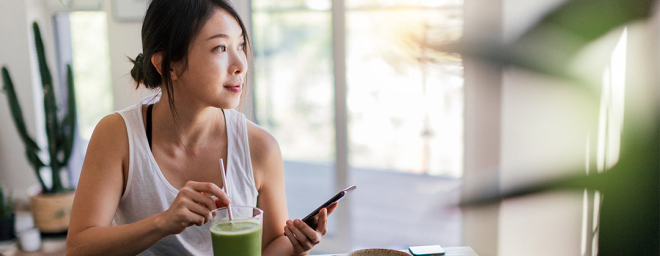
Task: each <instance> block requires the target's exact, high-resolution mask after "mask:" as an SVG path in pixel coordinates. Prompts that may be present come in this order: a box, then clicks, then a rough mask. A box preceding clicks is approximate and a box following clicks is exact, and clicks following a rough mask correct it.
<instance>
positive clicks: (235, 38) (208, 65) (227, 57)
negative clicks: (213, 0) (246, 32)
mask: <svg viewBox="0 0 660 256" xmlns="http://www.w3.org/2000/svg"><path fill="white" fill-rule="evenodd" d="M244 47H245V40H243V31H242V30H241V27H240V25H239V24H238V22H237V21H236V19H234V17H233V16H231V14H229V12H227V11H225V10H224V9H221V8H216V11H215V13H214V14H213V16H211V18H210V19H209V20H208V21H207V22H206V24H204V26H203V27H202V29H201V31H200V32H199V34H198V35H197V37H196V38H195V39H194V40H193V41H192V43H191V45H190V49H189V52H188V63H187V67H186V69H185V71H183V73H181V70H182V69H183V61H180V62H177V63H174V65H173V69H174V72H176V78H174V76H173V79H172V80H173V83H174V87H173V89H174V93H175V94H176V97H175V99H176V100H177V101H179V100H185V101H187V102H188V103H190V104H194V105H199V106H206V105H210V106H214V107H218V108H223V109H231V108H235V107H236V106H238V103H239V102H240V98H241V92H242V90H243V83H244V82H245V77H246V76H245V74H247V68H248V63H247V57H246V55H245V52H244V51H243V49H244Z"/></svg>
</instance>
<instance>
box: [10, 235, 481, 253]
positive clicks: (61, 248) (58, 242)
mask: <svg viewBox="0 0 660 256" xmlns="http://www.w3.org/2000/svg"><path fill="white" fill-rule="evenodd" d="M42 242H43V243H42V246H41V250H39V251H36V252H24V251H21V250H19V249H18V248H17V246H16V245H15V243H14V244H5V245H4V247H3V246H0V255H2V256H65V255H66V253H65V250H66V239H63V238H62V239H43V240H42ZM3 248H4V250H3ZM442 248H443V249H445V256H479V255H478V254H477V253H476V252H475V251H474V250H472V248H470V247H468V246H459V247H442ZM312 256H346V254H324V255H312Z"/></svg>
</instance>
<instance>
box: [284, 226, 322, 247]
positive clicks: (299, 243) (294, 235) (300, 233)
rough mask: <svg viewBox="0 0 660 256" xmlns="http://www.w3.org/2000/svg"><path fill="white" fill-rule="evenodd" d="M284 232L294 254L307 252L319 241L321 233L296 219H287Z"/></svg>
mask: <svg viewBox="0 0 660 256" xmlns="http://www.w3.org/2000/svg"><path fill="white" fill-rule="evenodd" d="M284 233H285V234H286V235H287V237H288V238H289V241H291V245H293V247H294V252H296V254H302V253H304V252H307V251H309V250H311V249H312V248H313V247H314V246H315V245H317V244H319V243H320V242H321V235H320V234H319V233H317V232H316V231H314V230H313V229H312V228H310V227H309V226H307V224H305V223H304V222H302V221H301V220H298V219H296V220H294V221H291V220H289V221H287V222H286V226H285V227H284Z"/></svg>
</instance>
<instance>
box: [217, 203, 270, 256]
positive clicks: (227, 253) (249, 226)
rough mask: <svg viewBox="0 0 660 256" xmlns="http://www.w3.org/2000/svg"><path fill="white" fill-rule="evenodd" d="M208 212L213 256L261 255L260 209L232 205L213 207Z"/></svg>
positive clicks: (261, 221) (261, 217)
mask: <svg viewBox="0 0 660 256" xmlns="http://www.w3.org/2000/svg"><path fill="white" fill-rule="evenodd" d="M229 211H231V217H232V219H231V220H230V219H229V217H230V212H229ZM210 214H211V240H212V241H213V255H214V256H261V230H262V226H263V216H264V212H263V211H262V210H261V209H259V208H256V207H250V206H233V205H232V206H231V207H223V208H218V209H215V210H213V211H211V213H210Z"/></svg>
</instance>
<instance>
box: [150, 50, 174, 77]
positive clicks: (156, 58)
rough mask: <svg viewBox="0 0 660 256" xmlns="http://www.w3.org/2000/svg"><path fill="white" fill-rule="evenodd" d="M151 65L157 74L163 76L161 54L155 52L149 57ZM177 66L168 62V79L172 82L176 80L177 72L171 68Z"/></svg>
mask: <svg viewBox="0 0 660 256" xmlns="http://www.w3.org/2000/svg"><path fill="white" fill-rule="evenodd" d="M151 64H153V65H154V67H156V70H157V71H158V74H160V75H161V76H162V75H163V70H162V64H163V52H157V53H154V54H153V55H151ZM175 65H177V64H176V63H172V62H170V77H171V78H172V81H174V80H177V72H175V71H174V68H173V66H175Z"/></svg>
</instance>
